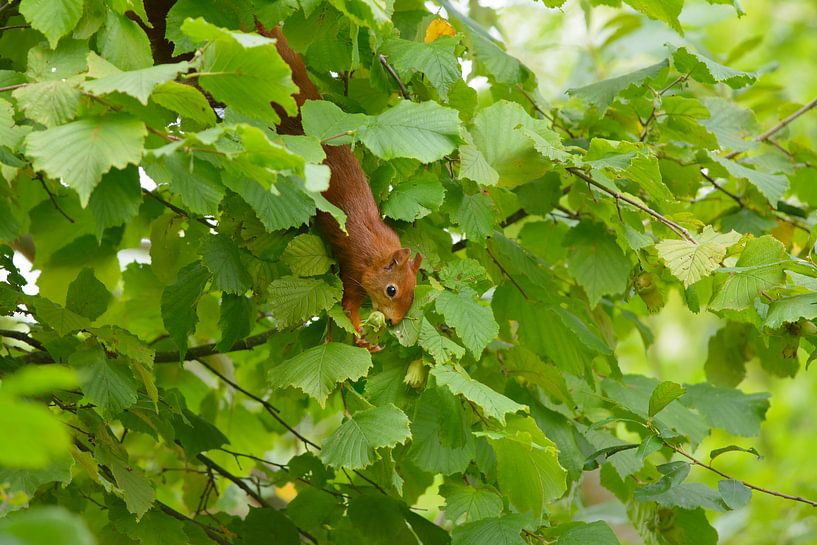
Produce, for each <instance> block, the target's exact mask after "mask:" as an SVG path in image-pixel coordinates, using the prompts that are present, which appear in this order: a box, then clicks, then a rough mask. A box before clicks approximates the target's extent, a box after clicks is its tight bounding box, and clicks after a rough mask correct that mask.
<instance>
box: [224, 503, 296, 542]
mask: <svg viewBox="0 0 817 545" xmlns="http://www.w3.org/2000/svg"><path fill="white" fill-rule="evenodd" d="M236 530H237V532H236V533H237V536H238V540H237V542H236V543H237V545H255V544H261V543H275V544H276V545H277V544H280V545H298V544H299V543H300V542H301V540H300V539H299V537H298V528H297V527H296V526H295V524H293V522H292V521H291V520H290V519H289V518H287V517H286V516H285V515H284V514H283V512H282V511H278V510H277V509H274V508H271V507H263V508H250V512H249V513H248V514H247V516H246V517H244V520H242V521H240V524H238V525H237V528H236Z"/></svg>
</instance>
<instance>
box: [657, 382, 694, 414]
mask: <svg viewBox="0 0 817 545" xmlns="http://www.w3.org/2000/svg"><path fill="white" fill-rule="evenodd" d="M684 392H686V390H685V389H684V387H683V386H681V385H680V384H677V383H675V382H670V381H665V382H662V383H661V384H659V385H658V386H656V387H655V390H653V391H652V395H651V396H650V409H649V415H650V417H653V416H655V415H656V414H658V413H660V412H661V410H662V409H663V408H664V407H666V406H667V405H669V404H670V403H672V402H673V401H675V400H676V399H678V398H679V397H681V396H682V395H684Z"/></svg>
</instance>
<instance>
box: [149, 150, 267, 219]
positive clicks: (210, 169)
mask: <svg viewBox="0 0 817 545" xmlns="http://www.w3.org/2000/svg"><path fill="white" fill-rule="evenodd" d="M143 166H144V168H145V172H147V173H148V175H149V176H150V177H151V178H152V179H153V180H154V181H155V182H156V183H160V184H168V185H169V187H170V190H171V191H172V192H173V193H175V194H177V195H178V196H179V197H181V200H182V203H184V205H185V207H186V208H187V209H189V210H190V211H191V212H193V213H194V214H200V215H216V214H217V213H218V205H219V203H220V202H221V200H222V199H223V198H224V186H223V185H222V183H221V175H220V172H219V171H218V169H217V168H216V167H215V166H213V165H212V164H210V163H208V162H206V161H203V160H201V159H199V158H197V157H190V156H186V155H183V154H181V153H172V154H169V155H166V156H164V157H162V158H161V159H153V160H148V161H145V162H144V165H143ZM256 185H257V184H256Z"/></svg>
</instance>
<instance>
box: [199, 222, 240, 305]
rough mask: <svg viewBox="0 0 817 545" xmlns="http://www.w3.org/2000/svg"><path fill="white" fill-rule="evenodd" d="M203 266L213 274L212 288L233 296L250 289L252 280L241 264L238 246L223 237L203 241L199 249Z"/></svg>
mask: <svg viewBox="0 0 817 545" xmlns="http://www.w3.org/2000/svg"><path fill="white" fill-rule="evenodd" d="M201 258H202V262H203V263H204V265H205V266H206V267H207V268H208V269H209V270H210V272H211V273H213V288H214V289H217V290H221V291H225V292H227V293H232V294H233V295H242V294H243V293H244V292H246V291H247V290H249V289H250V288H251V287H252V278H250V274H249V273H248V272H247V269H246V268H244V265H243V263H241V254H240V253H239V251H238V246H236V244H235V242H234V241H232V240H231V239H230V238H229V237H227V236H225V235H213V236H209V237H207V238H206V239H205V240H204V244H203V245H202V249H201Z"/></svg>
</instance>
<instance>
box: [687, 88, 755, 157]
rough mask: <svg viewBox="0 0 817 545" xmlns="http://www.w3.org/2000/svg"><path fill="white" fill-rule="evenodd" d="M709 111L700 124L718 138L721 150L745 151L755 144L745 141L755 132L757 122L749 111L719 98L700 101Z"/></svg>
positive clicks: (706, 98) (707, 98)
mask: <svg viewBox="0 0 817 545" xmlns="http://www.w3.org/2000/svg"><path fill="white" fill-rule="evenodd" d="M701 101H702V102H703V103H704V105H705V106H706V107H707V109H708V110H709V118H708V119H704V120H702V121H701V122H700V123H701V125H703V126H704V127H706V130H708V131H709V132H711V133H713V134H714V135H715V136H717V138H718V143H719V144H720V146H721V149H723V150H736V151H746V150H748V149H750V148H751V147H753V146H755V145H756V144H755V143H754V142H753V141H751V140H747V138H748V137H749V136H751V135H754V134H755V133H756V132H757V120H756V119H755V114H754V113H752V111H751V110H748V109H745V108H741V107H740V106H738V105H737V104H735V103H734V102H732V101H730V100H726V99H723V98H720V97H705V98H703V99H701Z"/></svg>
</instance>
